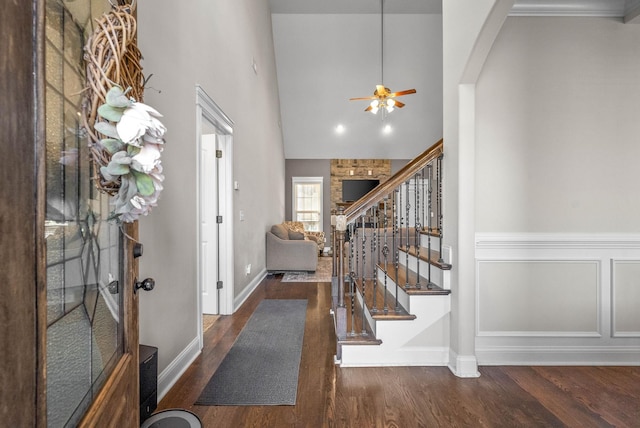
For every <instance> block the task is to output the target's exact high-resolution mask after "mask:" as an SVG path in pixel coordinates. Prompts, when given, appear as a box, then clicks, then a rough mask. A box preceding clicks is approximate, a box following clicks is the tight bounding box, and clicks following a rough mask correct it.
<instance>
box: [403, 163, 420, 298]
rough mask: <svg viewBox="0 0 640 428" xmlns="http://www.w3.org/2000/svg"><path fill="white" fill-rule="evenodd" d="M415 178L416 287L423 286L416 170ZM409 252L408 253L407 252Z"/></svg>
mask: <svg viewBox="0 0 640 428" xmlns="http://www.w3.org/2000/svg"><path fill="white" fill-rule="evenodd" d="M414 180H415V183H416V184H415V187H414V192H415V198H414V199H415V201H416V203H415V205H416V206H415V208H414V211H415V213H414V217H415V222H414V223H415V225H414V226H415V233H414V235H415V239H414V243H415V246H416V275H417V277H416V288H421V287H422V284H420V231H421V230H422V223H421V221H420V217H419V215H420V202H421V199H420V183H421V180H420V176H419V175H418V173H417V172H416V174H415V176H414ZM407 254H408V253H407Z"/></svg>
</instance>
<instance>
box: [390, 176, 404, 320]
mask: <svg viewBox="0 0 640 428" xmlns="http://www.w3.org/2000/svg"><path fill="white" fill-rule="evenodd" d="M399 194H400V192H399V191H398V189H397V188H396V189H393V199H392V200H391V211H393V233H392V235H393V239H392V242H391V244H392V248H393V268H394V269H395V274H396V277H395V278H396V280H395V283H396V294H395V296H396V304H395V306H394V310H395V311H396V312H398V310H399V307H398V268H399V264H400V251H399V249H398V246H399V245H400V244H401V243H402V242H400V244H399V243H398V242H397V240H396V238H397V236H398V221H399V219H398V209H399V208H398V207H399V206H400V205H399V202H400V201H399V198H402V196H399ZM396 201H398V203H396ZM400 241H402V239H400Z"/></svg>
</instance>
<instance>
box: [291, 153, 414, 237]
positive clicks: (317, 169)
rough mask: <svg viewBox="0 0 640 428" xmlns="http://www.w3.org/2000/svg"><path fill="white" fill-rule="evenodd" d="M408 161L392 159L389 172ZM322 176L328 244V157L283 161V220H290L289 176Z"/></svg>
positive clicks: (329, 207) (324, 222)
mask: <svg viewBox="0 0 640 428" xmlns="http://www.w3.org/2000/svg"><path fill="white" fill-rule="evenodd" d="M407 162H409V160H407V159H392V160H391V174H392V175H393V174H394V173H396V172H397V171H398V170H399V169H400V168H402V167H403V166H405V165H406V164H407ZM292 177H323V192H322V202H323V203H322V209H323V214H324V219H323V222H322V224H323V229H322V230H323V231H324V233H325V236H326V238H327V244H326V246H329V245H330V244H331V243H330V241H329V240H330V237H331V160H330V159H287V160H286V161H285V210H284V212H285V220H291V204H292V201H291V197H292V196H291V178H292Z"/></svg>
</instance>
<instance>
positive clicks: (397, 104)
mask: <svg viewBox="0 0 640 428" xmlns="http://www.w3.org/2000/svg"><path fill="white" fill-rule="evenodd" d="M394 101H395V102H396V103H395V104H394V105H393V106H394V107H398V108H402V107H404V103H402V102H400V101H398V100H394Z"/></svg>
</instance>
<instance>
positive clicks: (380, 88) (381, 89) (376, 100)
mask: <svg viewBox="0 0 640 428" xmlns="http://www.w3.org/2000/svg"><path fill="white" fill-rule="evenodd" d="M380 77H381V79H380V84H379V85H376V90H375V91H374V92H373V96H372V97H358V98H349V100H350V101H356V100H358V101H359V100H371V99H372V100H373V101H371V104H370V105H369V107H367V108H366V109H364V111H370V112H371V113H372V114H377V113H378V110H382V114H383V115H384V113H385V111H386V112H387V113H391V112H392V111H393V110H395V108H396V107H397V108H402V107H404V103H401V102H399V101H396V100H394V99H393V97H399V96H403V95H409V94H415V93H416V90H415V89H407V90H404V91H399V92H391V90H390V89H389V88H387V87H386V86H384V83H383V82H384V0H380ZM383 120H384V119H383Z"/></svg>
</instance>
